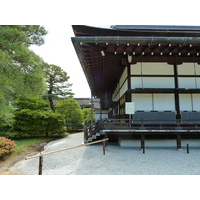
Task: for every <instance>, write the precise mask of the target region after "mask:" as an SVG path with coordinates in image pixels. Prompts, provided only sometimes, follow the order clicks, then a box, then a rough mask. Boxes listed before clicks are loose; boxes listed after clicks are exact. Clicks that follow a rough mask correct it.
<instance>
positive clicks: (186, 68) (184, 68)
mask: <svg viewBox="0 0 200 200" xmlns="http://www.w3.org/2000/svg"><path fill="white" fill-rule="evenodd" d="M178 75H195V64H194V63H183V64H182V65H178Z"/></svg>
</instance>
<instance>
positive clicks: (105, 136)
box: [104, 132, 108, 146]
mask: <svg viewBox="0 0 200 200" xmlns="http://www.w3.org/2000/svg"><path fill="white" fill-rule="evenodd" d="M104 138H105V139H106V138H108V133H107V132H105V135H104ZM105 146H108V140H106V141H105Z"/></svg>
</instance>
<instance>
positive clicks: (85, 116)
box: [82, 108, 96, 124]
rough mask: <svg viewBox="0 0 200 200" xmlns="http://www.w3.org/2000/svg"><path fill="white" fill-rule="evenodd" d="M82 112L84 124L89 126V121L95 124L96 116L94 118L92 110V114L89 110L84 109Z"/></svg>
mask: <svg viewBox="0 0 200 200" xmlns="http://www.w3.org/2000/svg"><path fill="white" fill-rule="evenodd" d="M82 112H83V119H84V123H85V124H90V123H91V120H92V122H93V123H95V122H96V116H94V114H95V110H94V109H93V111H92V114H91V108H84V109H83V111H82ZM91 115H92V117H91Z"/></svg>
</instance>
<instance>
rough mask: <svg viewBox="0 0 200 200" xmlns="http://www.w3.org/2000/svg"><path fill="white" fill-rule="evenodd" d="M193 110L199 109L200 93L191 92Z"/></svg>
mask: <svg viewBox="0 0 200 200" xmlns="http://www.w3.org/2000/svg"><path fill="white" fill-rule="evenodd" d="M192 101H193V110H194V111H200V94H192Z"/></svg>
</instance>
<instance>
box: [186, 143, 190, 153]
mask: <svg viewBox="0 0 200 200" xmlns="http://www.w3.org/2000/svg"><path fill="white" fill-rule="evenodd" d="M187 153H190V150H189V144H187Z"/></svg>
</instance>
